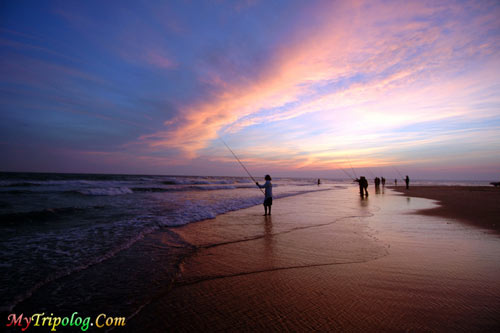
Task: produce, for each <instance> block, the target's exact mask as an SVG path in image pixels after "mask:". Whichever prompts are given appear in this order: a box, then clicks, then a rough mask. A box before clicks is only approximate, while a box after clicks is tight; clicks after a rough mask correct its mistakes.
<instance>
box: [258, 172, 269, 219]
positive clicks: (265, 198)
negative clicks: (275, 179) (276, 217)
mask: <svg viewBox="0 0 500 333" xmlns="http://www.w3.org/2000/svg"><path fill="white" fill-rule="evenodd" d="M264 179H265V180H266V182H265V183H264V185H259V182H255V184H257V186H258V187H260V188H263V189H265V196H264V216H266V215H271V206H272V205H273V184H271V176H269V175H266V177H265V178H264ZM267 208H269V214H268V213H267Z"/></svg>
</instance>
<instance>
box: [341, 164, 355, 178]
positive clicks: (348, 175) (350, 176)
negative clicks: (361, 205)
mask: <svg viewBox="0 0 500 333" xmlns="http://www.w3.org/2000/svg"><path fill="white" fill-rule="evenodd" d="M339 168H340V170H342V171H343V172H344V173H345V174H346V175H347V177H349V178H351V180H353V181H354V180H355V178H353V177H352V175H350V174H349V173H348V172H347V171H346V170H344V168H342V167H339Z"/></svg>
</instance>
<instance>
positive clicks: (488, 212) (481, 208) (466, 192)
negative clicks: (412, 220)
mask: <svg viewBox="0 0 500 333" xmlns="http://www.w3.org/2000/svg"><path fill="white" fill-rule="evenodd" d="M393 189H395V190H397V191H398V192H401V193H404V194H405V195H406V196H412V197H419V198H428V199H433V200H437V201H439V205H440V206H439V207H435V208H431V209H424V210H421V211H419V213H420V214H425V215H433V216H442V217H446V218H455V219H459V220H461V221H463V222H466V223H469V224H472V225H477V226H480V227H484V228H487V229H491V230H494V231H496V232H497V233H500V222H499V221H500V188H495V187H493V186H488V187H487V186H412V187H410V189H409V190H406V189H405V188H404V187H397V188H393Z"/></svg>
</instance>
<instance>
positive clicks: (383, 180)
mask: <svg viewBox="0 0 500 333" xmlns="http://www.w3.org/2000/svg"><path fill="white" fill-rule="evenodd" d="M381 180H382V187H385V178H384V177H382V178H381Z"/></svg>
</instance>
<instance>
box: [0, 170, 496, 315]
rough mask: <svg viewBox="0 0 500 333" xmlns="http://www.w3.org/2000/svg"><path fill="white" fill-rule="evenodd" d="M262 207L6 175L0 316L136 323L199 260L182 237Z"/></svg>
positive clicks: (226, 183) (182, 180)
mask: <svg viewBox="0 0 500 333" xmlns="http://www.w3.org/2000/svg"><path fill="white" fill-rule="evenodd" d="M259 181H261V182H262V183H264V180H263V179H259ZM272 183H273V197H274V198H275V199H279V198H283V197H287V196H296V195H301V194H305V193H310V192H314V191H339V190H345V189H347V188H349V187H352V188H355V187H356V185H355V184H352V181H351V180H341V179H338V180H328V179H322V183H321V185H319V186H318V185H317V179H307V178H275V179H273V181H272ZM391 183H392V182H388V185H390V184H391ZM419 183H420V184H422V185H427V184H441V185H487V183H484V184H483V183H481V184H478V183H477V182H435V181H434V182H433V181H417V182H414V183H413V184H417V185H418V184H419ZM370 186H373V185H370ZM353 193H355V191H353ZM262 201H263V195H262V193H261V192H260V191H259V190H258V189H257V188H256V186H255V184H254V183H253V182H252V181H251V180H249V179H248V178H242V177H202V176H149V175H99V174H38V173H0V231H1V232H0V256H1V260H0V268H1V274H0V298H1V303H0V305H1V312H2V313H11V312H16V313H21V312H24V313H27V314H31V313H39V312H46V313H52V312H57V314H59V315H63V314H71V313H74V312H75V311H77V312H79V313H84V314H86V315H89V316H92V315H93V316H95V315H97V314H99V313H108V314H111V313H112V314H114V315H120V316H125V317H127V318H131V317H133V316H134V314H135V313H138V312H139V311H140V309H141V308H142V307H144V306H145V305H147V304H148V303H149V302H151V301H152V300H154V299H155V297H157V296H158V295H164V294H165V293H168V290H169V288H170V286H171V284H172V281H173V280H174V279H175V277H176V276H177V274H179V273H180V271H181V269H182V261H183V258H185V257H186V256H189V254H190V253H192V252H193V251H194V250H195V249H194V248H193V246H192V245H191V244H189V243H186V242H185V241H184V240H182V239H181V238H180V237H179V236H178V235H177V234H176V233H175V228H176V227H178V226H182V225H185V224H188V223H194V222H197V221H201V220H205V219H211V218H215V217H216V216H217V215H219V214H223V213H226V212H228V211H234V210H239V209H242V208H247V207H250V206H254V205H257V204H261V203H262Z"/></svg>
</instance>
